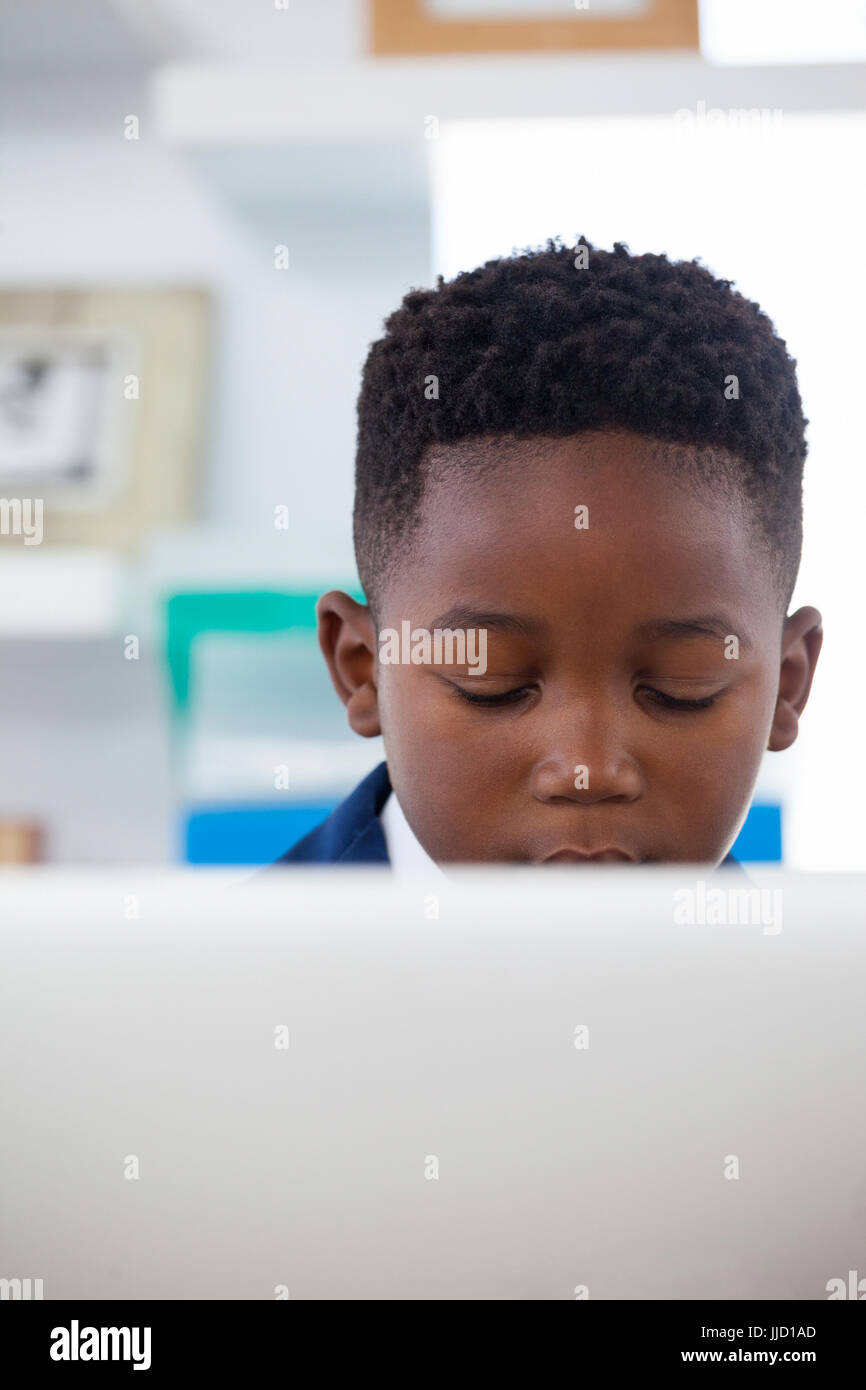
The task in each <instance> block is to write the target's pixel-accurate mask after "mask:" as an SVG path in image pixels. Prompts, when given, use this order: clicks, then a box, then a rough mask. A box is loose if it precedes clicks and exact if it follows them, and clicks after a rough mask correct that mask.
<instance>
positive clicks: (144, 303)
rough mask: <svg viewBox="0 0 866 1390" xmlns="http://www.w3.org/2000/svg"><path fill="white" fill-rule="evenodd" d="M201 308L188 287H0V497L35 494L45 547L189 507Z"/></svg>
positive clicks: (128, 536) (193, 499) (175, 516)
mask: <svg viewBox="0 0 866 1390" xmlns="http://www.w3.org/2000/svg"><path fill="white" fill-rule="evenodd" d="M210 318H211V307H210V297H209V295H208V293H207V292H206V291H203V290H200V289H197V288H196V289H162V288H153V289H150V288H140V289H108V288H93V289H68V290H67V289H63V290H50V289H49V290H46V289H33V290H22V289H17V288H16V289H8V290H3V289H0V495H2V496H3V497H6V498H11V497H16V498H40V499H42V504H43V530H44V540H45V542H46V543H51V542H62V543H69V544H85V545H99V546H108V547H110V548H114V549H128V548H130V547H134V546H135V544H136V542H137V541H138V539H139V538H140V537H141V536H142V535H143V534H144V533H146V532H148V531H149V530H151V529H152V528H155V527H158V526H161V525H168V524H171V523H173V522H184V521H188V520H190V519H192V517H193V516H194V515H195V511H196V505H197V492H198V487H197V478H198V471H199V460H200V453H201V446H202V442H203V433H204V417H205V408H206V384H207V376H208V361H207V359H208V350H209V341H210V333H209V322H210ZM16 539H17V538H15V537H13V536H11V535H6V534H3V533H2V532H0V545H2V544H14V543H15V541H16Z"/></svg>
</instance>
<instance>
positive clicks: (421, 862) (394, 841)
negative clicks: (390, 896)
mask: <svg viewBox="0 0 866 1390" xmlns="http://www.w3.org/2000/svg"><path fill="white" fill-rule="evenodd" d="M379 821H380V823H381V826H382V834H383V835H384V836H385V845H386V847H387V850H388V858H389V859H390V861H391V867H392V868H393V869H396V870H397V871H398V872H403V871H404V870H409V871H412V870H415V871H418V870H421V869H425V870H427V871H428V872H430V871H432V872H433V873H435V874H440V875H441V874H442V870H441V869H440V868H439V865H438V864H437V863H436V861H435V859H431V858H430V855H429V854H428V853H427V851H426V849H425V848H424V846H423V845H422V844H421V842H420V841H419V840H418V839H417V837H416V835H415V833H414V831H413V829H412V827H411V825H410V824H409V822H408V821H407V819H406V816H405V814H404V812H403V807H402V806H401V805H400V803H399V801H398V800H397V793H396V792H394V791H392V792H391V793H390V795H389V796H388V800H387V801H386V802H385V805H384V806H383V807H382V810H381V811H380V812H379ZM443 877H444V875H443Z"/></svg>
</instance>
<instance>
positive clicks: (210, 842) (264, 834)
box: [184, 800, 337, 864]
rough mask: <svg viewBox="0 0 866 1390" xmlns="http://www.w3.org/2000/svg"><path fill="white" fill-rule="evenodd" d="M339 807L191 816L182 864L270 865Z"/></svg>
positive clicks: (323, 804) (210, 811)
mask: <svg viewBox="0 0 866 1390" xmlns="http://www.w3.org/2000/svg"><path fill="white" fill-rule="evenodd" d="M336 805H337V801H336V800H335V801H317V802H311V803H305V804H301V803H299V802H295V803H294V804H293V805H291V806H253V805H250V806H237V805H232V806H210V807H208V808H207V810H198V811H191V812H190V813H189V815H188V816H187V819H186V825H185V828H184V840H185V846H184V848H185V853H184V858H185V859H186V862H187V863H188V864H270V863H271V862H272V861H273V860H274V859H279V857H280V855H281V854H283V853H284V851H285V850H287V849H290V848H291V846H292V845H293V844H295V843H296V841H298V840H300V839H301V837H302V836H303V835H306V833H307V831H308V830H312V829H313V827H314V826H316V825H320V824H321V822H322V821H323V820H325V818H326V817H327V816H329V815H330V813H331V811H333V809H334V807H335V806H336Z"/></svg>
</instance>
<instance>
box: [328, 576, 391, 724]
mask: <svg viewBox="0 0 866 1390" xmlns="http://www.w3.org/2000/svg"><path fill="white" fill-rule="evenodd" d="M316 618H317V620H318V629H319V646H320V647H321V649H322V653H323V655H324V658H325V660H326V661H327V663H328V670H329V671H330V673H331V682H332V684H333V687H334V689H335V690H336V692H337V694H338V695H339V697H340V699H341V700H342V701H343V704H344V705H345V706H346V715H347V718H348V720H349V727H350V728H351V729H354V731H355V733H356V734H361V736H362V737H363V738H375V737H376V735H377V734H380V733H381V732H382V729H381V726H380V724H379V695H378V691H377V690H376V679H375V678H376V629H375V626H374V623H373V615H372V613H371V612H370V610H369V608H367V607H366V606H365V605H364V604H362V603H357V602H356V601H355V599H353V598H350V597H349V595H348V594H344V593H343V592H342V591H341V590H340V589H331V590H330V592H329V593H327V594H322V597H321V598H320V599H319V601H318V603H317V604H316Z"/></svg>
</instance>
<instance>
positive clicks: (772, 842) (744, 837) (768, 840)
mask: <svg viewBox="0 0 866 1390" xmlns="http://www.w3.org/2000/svg"><path fill="white" fill-rule="evenodd" d="M731 853H732V854H733V856H734V858H735V859H739V860H740V862H741V863H743V864H779V863H781V861H782V808H781V806H778V805H774V804H771V803H756V804H755V805H753V806H750V807H749V814H748V815H747V816H746V819H745V822H744V823H743V828H742V830H741V831H740V833H739V835H738V836H737V838H736V840H735V841H734V843H733V846H732V847H731Z"/></svg>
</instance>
